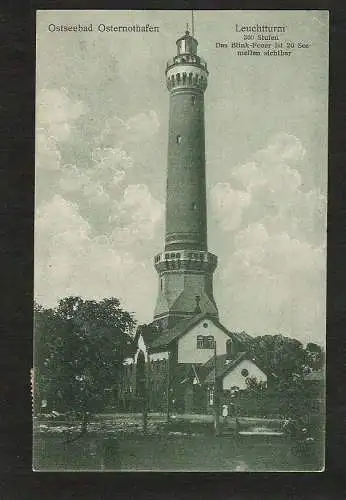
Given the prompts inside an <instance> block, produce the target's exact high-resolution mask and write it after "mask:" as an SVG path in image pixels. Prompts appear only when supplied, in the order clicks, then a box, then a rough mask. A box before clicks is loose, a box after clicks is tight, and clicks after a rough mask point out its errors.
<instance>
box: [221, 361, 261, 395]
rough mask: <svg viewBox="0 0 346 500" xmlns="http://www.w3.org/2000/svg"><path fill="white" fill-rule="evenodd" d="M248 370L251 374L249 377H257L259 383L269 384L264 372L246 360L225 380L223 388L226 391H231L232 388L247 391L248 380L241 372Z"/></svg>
mask: <svg viewBox="0 0 346 500" xmlns="http://www.w3.org/2000/svg"><path fill="white" fill-rule="evenodd" d="M244 369H246V370H247V371H248V372H249V374H248V375H247V376H248V377H256V379H257V381H258V382H267V375H266V374H265V373H264V372H262V370H260V369H259V368H258V366H256V365H255V364H254V363H253V362H252V361H250V360H248V359H244V360H243V361H241V362H240V363H239V364H238V365H237V366H236V367H235V368H234V369H233V370H232V371H231V372H230V373H228V374H227V375H226V376H225V377H224V379H223V384H222V387H223V389H224V390H226V389H231V387H239V389H241V390H243V389H246V387H247V385H246V378H247V377H244V376H243V375H242V374H241V372H242V370H244Z"/></svg>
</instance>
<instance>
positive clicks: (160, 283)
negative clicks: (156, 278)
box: [160, 278, 162, 290]
mask: <svg viewBox="0 0 346 500" xmlns="http://www.w3.org/2000/svg"><path fill="white" fill-rule="evenodd" d="M160 289H161V290H162V278H160Z"/></svg>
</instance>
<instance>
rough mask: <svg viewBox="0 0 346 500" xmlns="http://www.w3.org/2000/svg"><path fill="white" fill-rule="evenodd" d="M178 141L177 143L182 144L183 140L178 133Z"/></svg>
mask: <svg viewBox="0 0 346 500" xmlns="http://www.w3.org/2000/svg"><path fill="white" fill-rule="evenodd" d="M176 141H177V144H181V141H182V137H181V135H177V137H176Z"/></svg>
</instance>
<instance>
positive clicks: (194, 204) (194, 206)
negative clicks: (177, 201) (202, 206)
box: [191, 201, 197, 210]
mask: <svg viewBox="0 0 346 500" xmlns="http://www.w3.org/2000/svg"><path fill="white" fill-rule="evenodd" d="M191 208H192V210H197V203H196V202H195V201H194V202H193V203H191Z"/></svg>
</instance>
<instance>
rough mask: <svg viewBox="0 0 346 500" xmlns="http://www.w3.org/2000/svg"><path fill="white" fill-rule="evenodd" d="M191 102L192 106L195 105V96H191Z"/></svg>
mask: <svg viewBox="0 0 346 500" xmlns="http://www.w3.org/2000/svg"><path fill="white" fill-rule="evenodd" d="M191 102H192V104H195V103H196V96H195V95H193V96H192V98H191Z"/></svg>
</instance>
